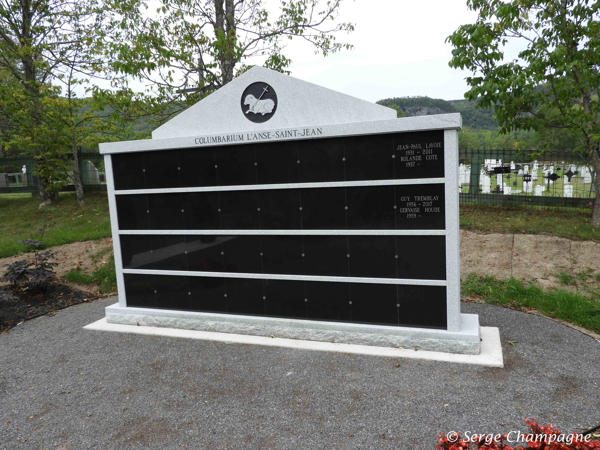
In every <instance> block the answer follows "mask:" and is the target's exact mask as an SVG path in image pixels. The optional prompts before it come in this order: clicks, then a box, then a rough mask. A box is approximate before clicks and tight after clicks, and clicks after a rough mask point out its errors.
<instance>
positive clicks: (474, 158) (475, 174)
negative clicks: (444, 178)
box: [467, 150, 481, 194]
mask: <svg viewBox="0 0 600 450" xmlns="http://www.w3.org/2000/svg"><path fill="white" fill-rule="evenodd" d="M468 154H469V151H468V150H467V155H468ZM480 170H481V157H480V156H479V152H473V153H471V180H470V183H469V194H477V193H478V192H479V172H480Z"/></svg>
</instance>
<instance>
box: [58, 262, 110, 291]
mask: <svg viewBox="0 0 600 450" xmlns="http://www.w3.org/2000/svg"><path fill="white" fill-rule="evenodd" d="M63 278H64V279H65V280H67V281H70V282H72V283H79V284H86V285H89V286H98V290H99V291H100V292H101V293H103V294H106V293H108V292H116V291H117V274H116V271H115V260H114V258H113V257H111V259H110V261H109V262H108V264H106V265H105V266H102V267H99V268H98V269H96V270H95V271H94V273H92V274H91V275H88V274H86V273H83V272H81V271H79V270H71V271H70V272H67V273H66V274H65V275H64V277H63Z"/></svg>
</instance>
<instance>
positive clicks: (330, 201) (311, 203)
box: [301, 188, 346, 230]
mask: <svg viewBox="0 0 600 450" xmlns="http://www.w3.org/2000/svg"><path fill="white" fill-rule="evenodd" d="M344 191H345V188H321V189H302V190H301V195H302V229H304V230H345V229H346V200H345V198H346V197H345V192H344Z"/></svg>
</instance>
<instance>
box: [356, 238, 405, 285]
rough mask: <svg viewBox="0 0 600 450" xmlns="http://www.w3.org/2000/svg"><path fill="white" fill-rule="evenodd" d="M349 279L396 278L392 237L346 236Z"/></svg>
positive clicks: (394, 248) (394, 250)
mask: <svg viewBox="0 0 600 450" xmlns="http://www.w3.org/2000/svg"><path fill="white" fill-rule="evenodd" d="M348 243H349V249H350V250H349V254H350V258H349V262H350V276H351V277H375V278H396V257H395V256H396V245H395V240H394V236H348Z"/></svg>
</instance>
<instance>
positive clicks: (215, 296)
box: [188, 277, 227, 313]
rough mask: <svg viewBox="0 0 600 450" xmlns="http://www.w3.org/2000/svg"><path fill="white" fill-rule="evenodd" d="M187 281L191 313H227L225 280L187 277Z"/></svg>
mask: <svg viewBox="0 0 600 450" xmlns="http://www.w3.org/2000/svg"><path fill="white" fill-rule="evenodd" d="M188 281H189V286H190V292H191V293H192V295H191V296H190V297H191V302H190V308H191V309H192V310H193V311H203V312H218V313H225V312H227V297H225V281H226V278H208V277H189V278H188Z"/></svg>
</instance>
